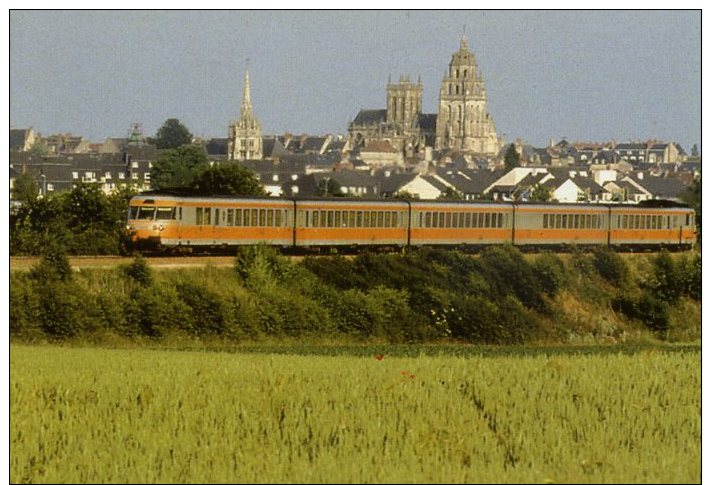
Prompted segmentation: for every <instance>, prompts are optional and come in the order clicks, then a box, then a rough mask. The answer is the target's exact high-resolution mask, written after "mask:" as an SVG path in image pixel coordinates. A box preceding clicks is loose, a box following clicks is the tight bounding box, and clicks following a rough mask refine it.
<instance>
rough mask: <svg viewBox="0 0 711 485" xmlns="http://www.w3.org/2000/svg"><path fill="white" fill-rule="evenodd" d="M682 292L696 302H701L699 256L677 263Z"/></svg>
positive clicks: (695, 255) (697, 254)
mask: <svg viewBox="0 0 711 485" xmlns="http://www.w3.org/2000/svg"><path fill="white" fill-rule="evenodd" d="M679 272H680V274H681V279H682V286H683V292H684V294H685V295H688V296H689V297H691V298H693V299H694V300H696V301H701V254H700V253H696V254H694V255H693V256H692V257H690V258H686V257H684V258H682V259H681V261H679Z"/></svg>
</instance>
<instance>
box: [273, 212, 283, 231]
mask: <svg viewBox="0 0 711 485" xmlns="http://www.w3.org/2000/svg"><path fill="white" fill-rule="evenodd" d="M282 212H284V211H282V210H281V209H279V210H276V211H274V225H275V226H276V227H281V216H282Z"/></svg>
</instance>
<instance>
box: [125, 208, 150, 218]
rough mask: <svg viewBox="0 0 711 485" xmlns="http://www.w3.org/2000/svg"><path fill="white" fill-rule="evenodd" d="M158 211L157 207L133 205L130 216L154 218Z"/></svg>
mask: <svg viewBox="0 0 711 485" xmlns="http://www.w3.org/2000/svg"><path fill="white" fill-rule="evenodd" d="M155 212H156V208H155V207H149V206H142V207H131V212H130V214H129V216H128V218H129V219H143V220H153V215H154V214H155Z"/></svg>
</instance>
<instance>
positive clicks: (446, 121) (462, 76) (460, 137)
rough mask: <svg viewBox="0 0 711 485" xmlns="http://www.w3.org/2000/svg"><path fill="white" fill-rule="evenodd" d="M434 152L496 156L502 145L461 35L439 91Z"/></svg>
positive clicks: (464, 40)
mask: <svg viewBox="0 0 711 485" xmlns="http://www.w3.org/2000/svg"><path fill="white" fill-rule="evenodd" d="M435 148H436V149H445V148H449V149H453V150H459V151H463V152H467V153H473V154H479V155H496V154H498V152H499V150H500V148H501V146H500V142H499V140H498V138H497V137H496V128H495V126H494V120H493V119H492V117H491V115H490V114H489V111H488V109H487V106H486V90H485V89H484V79H483V78H482V75H481V72H479V69H478V68H477V65H476V59H475V57H474V54H473V53H472V52H471V51H470V50H469V46H468V45H467V39H466V37H465V36H464V35H462V39H461V41H460V43H459V50H458V51H457V52H455V53H454V54H453V55H452V60H451V61H450V63H449V70H448V71H447V72H446V73H445V75H444V78H443V79H442V86H441V88H440V90H439V113H438V116H437V128H436V135H435Z"/></svg>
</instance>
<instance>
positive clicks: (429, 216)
mask: <svg viewBox="0 0 711 485" xmlns="http://www.w3.org/2000/svg"><path fill="white" fill-rule="evenodd" d="M425 227H432V213H431V212H425Z"/></svg>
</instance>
